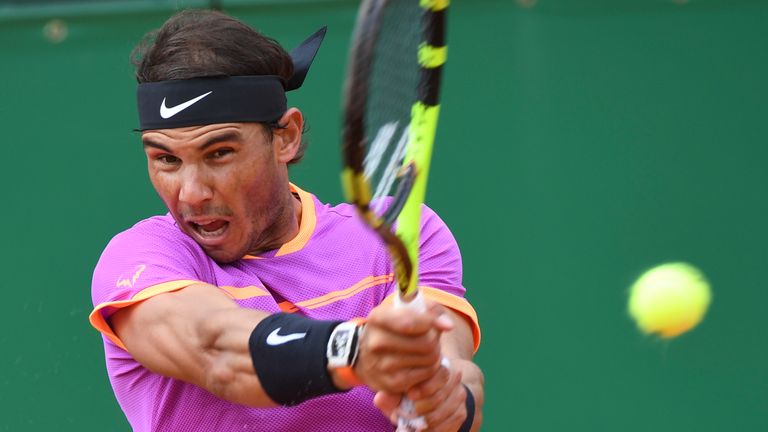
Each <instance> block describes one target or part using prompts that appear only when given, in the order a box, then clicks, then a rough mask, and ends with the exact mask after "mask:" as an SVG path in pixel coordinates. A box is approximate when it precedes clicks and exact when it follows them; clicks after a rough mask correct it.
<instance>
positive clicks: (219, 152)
mask: <svg viewBox="0 0 768 432" xmlns="http://www.w3.org/2000/svg"><path fill="white" fill-rule="evenodd" d="M234 152H235V151H234V150H232V149H231V148H229V147H223V148H220V149H216V150H214V151H212V152H211V153H210V154H209V155H208V157H209V158H211V159H221V158H223V157H225V156H227V155H229V154H232V153H234Z"/></svg>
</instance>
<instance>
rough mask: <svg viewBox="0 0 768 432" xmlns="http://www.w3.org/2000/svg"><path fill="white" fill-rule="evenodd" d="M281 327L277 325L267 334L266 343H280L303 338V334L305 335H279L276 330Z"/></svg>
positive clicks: (275, 344) (273, 344)
mask: <svg viewBox="0 0 768 432" xmlns="http://www.w3.org/2000/svg"><path fill="white" fill-rule="evenodd" d="M281 329H282V327H278V328H276V329H274V330H272V333H270V334H269V335H267V345H272V346H277V345H282V344H284V343H286V342H290V341H294V340H297V339H304V336H306V335H307V334H306V333H291V334H287V335H281V334H278V332H279V331H280V330H281Z"/></svg>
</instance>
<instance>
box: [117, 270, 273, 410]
mask: <svg viewBox="0 0 768 432" xmlns="http://www.w3.org/2000/svg"><path fill="white" fill-rule="evenodd" d="M266 316H268V314H267V313H265V312H262V311H257V310H248V309H242V308H240V307H239V306H238V305H237V304H236V303H235V302H234V301H232V300H231V299H230V298H229V297H227V296H226V295H225V294H223V293H222V292H221V291H220V290H219V289H218V288H216V287H214V286H211V285H205V284H198V285H192V286H189V287H187V288H184V289H182V290H179V291H177V292H171V293H165V294H160V295H157V296H155V297H152V298H150V299H147V300H145V301H143V302H141V303H139V304H136V305H134V306H132V307H130V308H127V309H123V310H120V311H118V312H116V313H115V314H114V315H113V316H112V318H111V323H112V326H113V328H114V330H115V332H116V334H117V335H118V336H119V337H120V338H121V340H122V341H123V342H124V344H125V346H126V348H127V349H128V351H129V352H130V353H131V355H132V356H133V357H134V358H135V359H136V360H137V361H138V362H139V363H141V364H142V365H143V366H145V367H146V368H147V369H149V370H152V371H153V372H156V373H158V374H161V375H164V376H167V377H171V378H176V379H179V380H181V381H185V382H189V383H192V384H195V385H197V386H199V387H202V388H205V389H206V390H208V391H210V392H211V393H213V394H215V395H217V396H218V397H220V398H222V399H226V400H228V401H231V402H236V403H239V404H244V405H249V406H262V407H264V406H273V405H274V402H272V401H271V400H270V399H269V397H267V395H266V394H265V392H264V390H263V389H262V387H261V385H260V382H259V380H258V377H257V376H256V374H255V373H254V367H253V363H252V361H251V357H250V353H249V350H248V337H249V335H250V333H251V331H252V330H253V329H254V328H255V327H256V325H257V324H258V323H259V322H260V321H261V320H262V319H263V318H265V317H266Z"/></svg>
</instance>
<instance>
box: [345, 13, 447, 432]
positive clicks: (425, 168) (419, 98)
mask: <svg viewBox="0 0 768 432" xmlns="http://www.w3.org/2000/svg"><path fill="white" fill-rule="evenodd" d="M447 8H448V0H363V2H362V4H361V5H360V9H359V12H358V16H357V21H356V24H355V30H354V33H353V36H352V43H351V54H350V58H349V63H348V66H347V78H346V82H345V88H344V96H343V100H344V102H343V103H344V126H343V137H342V150H343V160H344V170H343V173H342V183H343V185H344V189H345V192H346V194H347V199H348V200H349V201H350V202H352V203H353V204H354V205H355V206H356V207H357V209H358V210H359V214H360V215H361V217H362V219H363V220H364V221H365V222H366V223H367V224H368V225H369V226H370V227H371V228H372V229H373V230H374V231H375V232H377V233H378V234H379V236H381V238H382V240H383V241H384V243H385V244H386V245H387V248H388V250H389V252H390V255H391V257H392V261H393V266H394V270H395V280H396V282H397V287H398V292H399V294H398V296H397V297H396V298H397V300H396V304H398V305H399V306H400V307H412V308H423V307H424V304H423V301H422V300H421V296H420V295H419V290H418V257H419V229H420V221H421V206H422V203H423V202H424V195H425V192H426V186H427V176H428V174H429V163H430V159H431V156H432V145H433V142H434V136H435V131H436V128H437V119H438V112H439V90H440V75H441V72H442V68H443V65H444V64H445V58H446V44H445V18H446V12H447ZM398 415H399V420H398V431H418V430H421V429H424V428H426V424H425V421H424V419H423V418H420V417H418V416H416V415H415V414H414V410H413V405H412V403H411V402H410V401H409V400H407V399H406V398H403V401H402V403H401V405H400V409H399V412H398Z"/></svg>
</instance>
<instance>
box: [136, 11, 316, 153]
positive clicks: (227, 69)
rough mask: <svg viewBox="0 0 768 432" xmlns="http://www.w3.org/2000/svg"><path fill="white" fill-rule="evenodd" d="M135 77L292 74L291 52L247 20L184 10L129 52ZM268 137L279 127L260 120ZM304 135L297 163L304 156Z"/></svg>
mask: <svg viewBox="0 0 768 432" xmlns="http://www.w3.org/2000/svg"><path fill="white" fill-rule="evenodd" d="M131 63H133V65H134V67H135V68H136V80H137V81H138V82H139V83H146V82H158V81H168V80H181V79H191V78H201V77H213V76H243V75H277V76H279V77H281V78H282V79H283V80H284V81H288V80H289V79H290V78H291V75H293V61H292V60H291V56H290V55H289V54H288V53H287V52H286V51H285V50H284V49H283V47H281V46H280V44H279V43H278V42H277V41H275V40H274V39H271V38H269V37H266V36H264V35H262V34H261V33H259V32H258V31H256V30H254V29H253V28H251V27H249V26H248V25H246V24H245V23H243V22H241V21H238V20H237V19H235V18H232V17H230V16H228V15H225V14H223V13H221V12H218V11H212V10H185V11H182V12H179V13H177V14H176V15H174V16H172V17H171V18H170V19H169V20H168V21H166V22H165V24H163V26H162V27H161V28H159V29H157V30H154V31H151V32H149V33H147V34H146V35H145V36H144V38H143V39H142V40H141V42H139V44H138V45H137V46H136V48H134V49H133V52H132V53H131ZM264 126H265V128H264V130H265V131H266V133H267V136H268V138H269V139H270V140H271V139H272V134H273V130H274V129H277V128H281V127H282V126H281V125H279V124H278V123H277V122H272V123H264ZM306 145H307V143H306V141H305V140H304V139H302V143H301V147H300V148H299V150H298V152H297V153H296V156H295V157H294V158H293V159H292V160H291V161H290V162H289V163H290V164H293V163H296V162H298V161H299V160H301V158H302V157H303V156H304V151H305V150H306Z"/></svg>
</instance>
